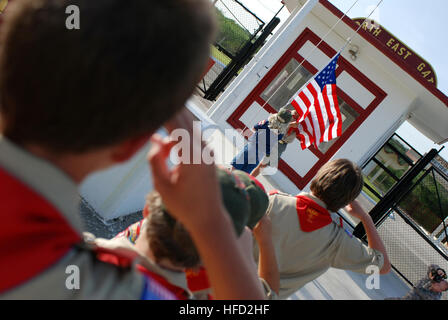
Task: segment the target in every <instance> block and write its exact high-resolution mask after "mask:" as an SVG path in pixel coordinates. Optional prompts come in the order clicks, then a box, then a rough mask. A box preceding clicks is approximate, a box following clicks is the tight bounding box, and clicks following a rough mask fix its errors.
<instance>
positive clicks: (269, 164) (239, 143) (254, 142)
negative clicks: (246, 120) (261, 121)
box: [169, 121, 279, 175]
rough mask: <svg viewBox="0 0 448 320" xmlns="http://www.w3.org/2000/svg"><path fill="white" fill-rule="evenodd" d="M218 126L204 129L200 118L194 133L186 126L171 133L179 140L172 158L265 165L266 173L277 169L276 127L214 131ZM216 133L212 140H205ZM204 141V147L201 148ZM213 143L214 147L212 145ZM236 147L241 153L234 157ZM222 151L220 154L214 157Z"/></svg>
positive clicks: (175, 161)
mask: <svg viewBox="0 0 448 320" xmlns="http://www.w3.org/2000/svg"><path fill="white" fill-rule="evenodd" d="M216 132H218V130H217V129H216V128H209V129H205V130H204V131H202V130H201V121H193V130H192V132H191V131H189V130H186V129H183V128H179V129H175V130H173V131H172V132H171V134H170V136H169V139H170V141H172V142H176V144H175V145H174V146H173V148H172V151H171V154H170V158H169V159H170V161H171V162H172V163H173V164H175V165H177V164H201V163H204V164H213V163H215V164H218V165H228V164H229V159H231V158H232V157H233V160H232V164H235V165H252V166H256V165H258V164H259V163H260V162H263V164H266V167H264V168H263V169H262V174H263V175H273V174H275V173H276V172H277V171H278V162H279V154H278V145H279V134H278V131H277V130H275V129H258V130H257V131H256V132H253V131H250V130H246V131H244V132H243V131H242V130H241V129H237V130H234V129H226V130H224V132H223V133H224V134H218V135H216V134H214V133H216ZM207 136H213V139H208V140H207V139H206V138H205V137H207ZM201 144H205V145H206V147H205V148H201ZM212 144H213V146H212ZM235 150H236V151H239V153H238V154H237V155H236V156H235ZM216 154H219V157H215V155H216Z"/></svg>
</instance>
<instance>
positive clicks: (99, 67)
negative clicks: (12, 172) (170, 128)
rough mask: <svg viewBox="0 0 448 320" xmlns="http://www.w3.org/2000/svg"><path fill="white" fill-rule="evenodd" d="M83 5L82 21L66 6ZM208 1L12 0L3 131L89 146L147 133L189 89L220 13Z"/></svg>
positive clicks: (2, 51)
mask: <svg viewBox="0 0 448 320" xmlns="http://www.w3.org/2000/svg"><path fill="white" fill-rule="evenodd" d="M70 5H76V6H78V8H79V10H80V29H79V30H76V29H73V30H69V29H67V27H66V20H67V18H69V17H70V14H68V13H66V8H67V7H68V6H70ZM210 8H211V5H210V1H208V0H163V1H161V0H132V1H126V0H16V1H14V2H12V3H11V5H10V6H9V7H8V10H6V14H5V16H4V21H3V23H2V27H1V35H0V99H1V101H0V102H1V107H0V114H1V116H2V117H3V121H2V122H3V123H2V125H3V129H2V130H3V133H4V135H5V136H7V137H8V138H10V139H11V140H12V141H14V142H16V143H18V144H25V143H35V144H38V145H40V146H43V147H46V148H49V149H51V150H53V151H58V152H83V151H88V150H92V149H95V148H98V147H106V146H111V145H114V144H116V143H119V142H122V141H124V140H126V139H128V138H133V137H138V136H142V135H145V134H150V133H152V132H154V131H156V130H157V129H158V128H159V127H160V126H161V125H162V124H163V123H165V122H166V121H167V120H168V119H170V118H171V117H172V116H173V115H174V114H175V113H176V112H177V111H178V110H179V109H181V108H182V107H183V106H184V103H185V101H186V100H187V99H188V97H189V96H190V95H191V94H192V92H193V90H194V87H195V85H196V84H197V83H198V82H199V80H200V77H201V75H202V73H203V71H204V69H205V65H206V61H207V57H208V55H209V49H210V43H211V40H212V36H213V34H214V29H215V21H214V17H213V14H212V11H211V9H210Z"/></svg>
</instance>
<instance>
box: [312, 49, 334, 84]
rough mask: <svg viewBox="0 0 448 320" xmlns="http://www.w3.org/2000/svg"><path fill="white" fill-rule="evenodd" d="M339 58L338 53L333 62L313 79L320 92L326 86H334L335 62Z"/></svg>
mask: <svg viewBox="0 0 448 320" xmlns="http://www.w3.org/2000/svg"><path fill="white" fill-rule="evenodd" d="M339 56H340V53H338V54H337V55H336V56H335V57H334V58H333V60H332V61H331V62H330V63H329V64H328V65H327V66H326V67H325V69H323V70H322V71H321V72H320V73H319V74H318V75H317V76H316V78H315V80H316V82H317V84H318V85H319V87H320V89H321V91H322V90H324V87H325V86H326V85H327V84H336V74H335V70H336V66H337V61H338V58H339Z"/></svg>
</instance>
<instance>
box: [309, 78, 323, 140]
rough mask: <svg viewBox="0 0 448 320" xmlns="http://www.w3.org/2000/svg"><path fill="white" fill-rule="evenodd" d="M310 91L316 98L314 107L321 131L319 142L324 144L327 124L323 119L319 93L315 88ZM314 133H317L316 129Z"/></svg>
mask: <svg viewBox="0 0 448 320" xmlns="http://www.w3.org/2000/svg"><path fill="white" fill-rule="evenodd" d="M310 91H311V94H312V95H313V97H314V107H315V108H316V117H317V121H318V123H319V128H318V130H319V142H322V139H323V135H324V132H325V123H324V119H323V116H322V110H321V107H320V103H319V99H318V94H319V93H318V92H317V91H316V89H315V88H314V86H313V87H310ZM314 132H315V133H317V132H316V128H314ZM314 138H315V139H316V140H317V136H316V137H314Z"/></svg>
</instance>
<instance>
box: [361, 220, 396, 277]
mask: <svg viewBox="0 0 448 320" xmlns="http://www.w3.org/2000/svg"><path fill="white" fill-rule="evenodd" d="M361 222H362V224H363V226H364V229H365V230H366V234H367V242H368V244H369V247H370V248H372V249H375V250H378V251H380V252H381V253H382V254H383V256H384V264H383V267H382V268H381V271H382V273H387V272H389V270H390V261H389V257H388V255H387V251H386V247H385V246H384V243H383V241H382V240H381V237H380V235H379V234H378V231H377V230H376V227H375V224H374V223H373V220H372V218H371V217H370V215H369V214H365V215H364V216H363V217H362V218H361Z"/></svg>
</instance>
